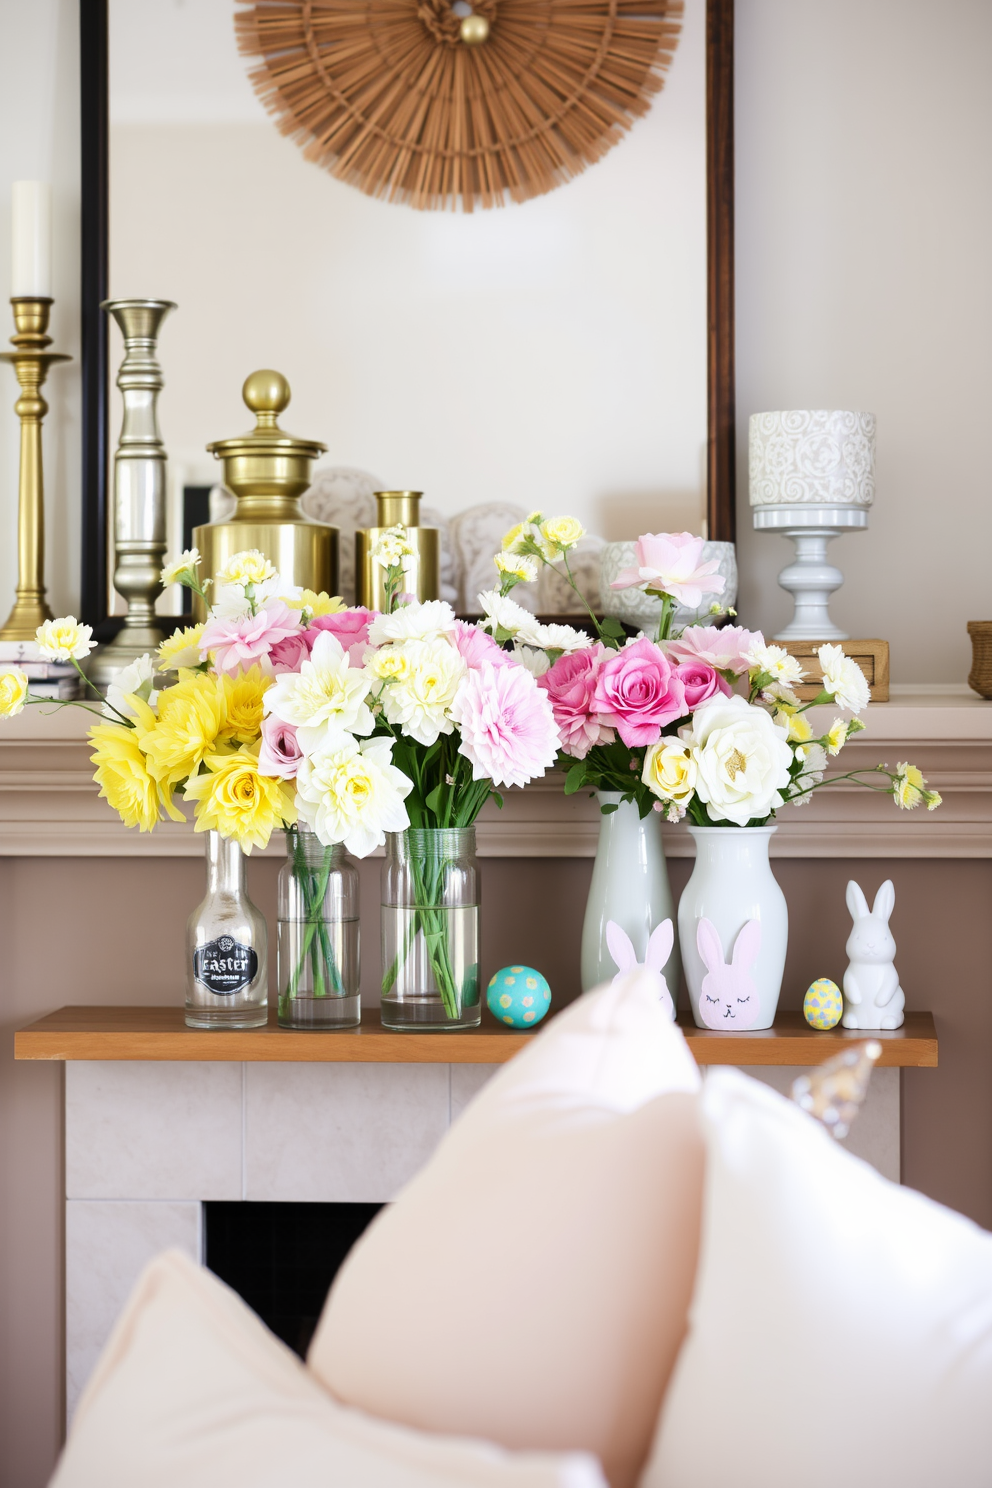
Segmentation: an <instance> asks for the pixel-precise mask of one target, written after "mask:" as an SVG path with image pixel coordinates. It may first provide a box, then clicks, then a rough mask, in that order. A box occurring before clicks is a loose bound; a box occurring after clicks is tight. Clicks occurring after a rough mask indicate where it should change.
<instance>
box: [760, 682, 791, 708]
mask: <svg viewBox="0 0 992 1488" xmlns="http://www.w3.org/2000/svg"><path fill="white" fill-rule="evenodd" d="M761 696H762V699H763V700H764V701H765V702H766V703H784V704H785V705H786V707H788V708H798V707H799V702H800V699H799V698H798V697H797V696H796V694H795V693H794V692H793V690H792V688H791V687H785V686H783V684H782V683H781V682H772V683H771V685H770V686H768V687H765V688H762V692H761Z"/></svg>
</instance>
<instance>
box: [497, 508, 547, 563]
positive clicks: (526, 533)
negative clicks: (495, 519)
mask: <svg viewBox="0 0 992 1488" xmlns="http://www.w3.org/2000/svg"><path fill="white" fill-rule="evenodd" d="M543 521H544V517H543V515H542V513H541V512H539V511H533V512H531V513H530V515H529V516H527V517H525V518H524V520H523V521H522V522H518V523H517V525H516V526H515V527H511V528H510V530H509V532H506V533H504V534H503V542H502V547H503V552H504V553H512V554H514V555H516V556H518V557H520V556H526V555H530V556H532V557H535V556H537V555H541V556H543V557H544V558H548V557H554V556H555V552H554V549H553V548H551V549H549V547H548V544H547V542H546V541H545V539H544V537H543V535H542V533H541V523H542V522H543Z"/></svg>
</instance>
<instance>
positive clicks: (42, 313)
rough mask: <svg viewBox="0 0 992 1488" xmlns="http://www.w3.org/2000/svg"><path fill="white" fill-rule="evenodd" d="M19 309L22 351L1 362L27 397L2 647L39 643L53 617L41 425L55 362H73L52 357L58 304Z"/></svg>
mask: <svg viewBox="0 0 992 1488" xmlns="http://www.w3.org/2000/svg"><path fill="white" fill-rule="evenodd" d="M10 303H11V305H12V306H13V307H14V325H15V327H16V332H15V334H14V335H13V336H11V338H10V340H11V344H12V345H13V346H15V347H16V348H17V350H16V351H3V352H0V361H4V362H10V364H11V366H12V367H13V369H14V372H15V374H16V376H17V381H18V383H19V384H20V388H21V395H20V397H19V398H18V400H17V402H16V403H15V404H14V412H15V413H16V414H17V417H18V418H19V419H20V421H21V468H20V478H19V480H18V486H17V598H16V599H15V601H14V608H13V609H12V610H11V612H10V614H9V615H8V617H7V623H6V625H5V626H4V627H3V629H2V630H0V641H33V640H34V634H35V631H36V630H37V629H38V626H39V625H41V624H42V623H43V622H44V621H45V620H51V619H52V612H51V610H50V609H49V607H48V605H47V604H46V602H45V483H44V478H43V474H42V460H41V425H42V421H43V419H44V417H45V414H46V413H47V412H48V404H47V403H46V402H45V400H44V398H43V397H42V396H41V386H42V383H43V382H44V381H45V378H46V377H47V376H48V369H49V367H50V366H52V364H53V363H54V362H70V361H71V360H72V358H71V357H69V356H66V355H64V354H63V353H62V352H59V351H46V350H45V348H46V347H47V346H51V344H52V338H51V336H49V335H48V316H49V312H50V311H51V308H52V302H51V300H50V299H48V298H43V297H42V296H38V297H37V298H34V297H28V296H17V297H16V298H14V299H12V300H11V302H10Z"/></svg>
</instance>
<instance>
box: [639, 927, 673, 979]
mask: <svg viewBox="0 0 992 1488" xmlns="http://www.w3.org/2000/svg"><path fill="white" fill-rule="evenodd" d="M674 939H675V926H674V925H673V924H672V922H671V920H662V922H661V924H660V925H656V926H655V927H654V929H653V930H652V931H651V939H650V940H649V941H648V948H647V953H646V955H645V957H644V964H645V966H650V967H651V969H652V971H664V969H665V962H666V961H667V960H668V958H669V956H670V955H671V953H672V942H673V941H674Z"/></svg>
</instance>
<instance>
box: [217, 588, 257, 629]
mask: <svg viewBox="0 0 992 1488" xmlns="http://www.w3.org/2000/svg"><path fill="white" fill-rule="evenodd" d="M250 614H251V600H250V599H249V598H248V596H247V595H246V594H245V591H244V589H243V588H242V586H241V585H240V584H218V585H217V586H216V588H215V589H214V596H213V600H212V601H211V604H210V616H211V619H214V620H243V619H244V617H245V616H246V615H250Z"/></svg>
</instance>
